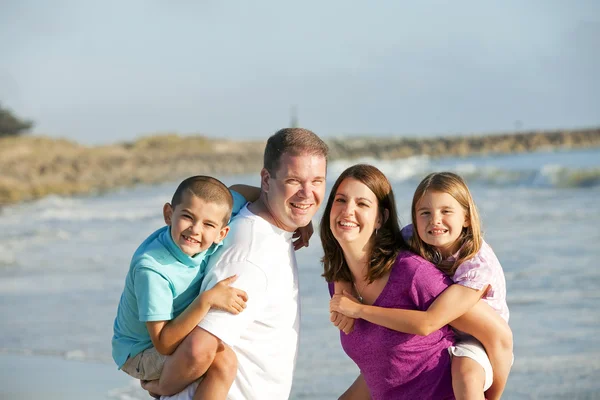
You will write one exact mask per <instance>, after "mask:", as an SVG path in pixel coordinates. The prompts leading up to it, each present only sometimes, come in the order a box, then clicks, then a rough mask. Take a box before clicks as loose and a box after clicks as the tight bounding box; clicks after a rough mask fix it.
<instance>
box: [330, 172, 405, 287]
mask: <svg viewBox="0 0 600 400" xmlns="http://www.w3.org/2000/svg"><path fill="white" fill-rule="evenodd" d="M347 178H352V179H356V180H357V181H359V182H361V183H363V184H365V185H366V186H367V187H368V188H369V189H370V190H371V191H372V192H373V193H374V194H375V197H376V198H377V202H378V204H377V205H378V210H379V213H380V215H381V216H383V215H384V210H388V218H387V220H385V221H384V222H383V223H382V225H381V228H379V229H378V230H377V234H373V238H372V240H373V246H372V252H371V255H370V258H369V265H368V266H367V267H368V268H367V276H366V277H365V278H366V279H368V280H369V282H373V281H374V280H375V279H378V278H380V277H382V276H384V275H385V274H386V273H387V272H389V271H390V269H391V268H392V265H393V264H394V262H395V261H396V258H397V257H398V253H399V252H400V251H401V250H403V249H406V248H407V247H408V246H407V245H406V244H405V243H404V240H403V239H402V235H401V234H400V225H399V223H398V212H397V211H396V201H395V200H394V192H393V191H392V186H391V185H390V182H389V181H388V179H387V178H386V177H385V175H384V174H383V173H382V172H381V171H380V170H379V169H377V168H375V167H374V166H372V165H367V164H357V165H354V166H352V167H349V168H347V169H346V170H345V171H344V172H342V174H341V175H340V176H339V177H338V179H337V180H336V181H335V184H334V185H333V188H332V189H331V193H330V194H329V199H328V200H327V205H326V207H325V211H324V212H323V217H322V218H321V224H320V234H321V244H322V245H323V251H324V253H325V254H324V255H323V258H322V259H321V261H322V262H323V268H324V272H323V276H324V277H325V279H326V280H327V282H333V281H347V282H352V281H353V278H352V273H351V272H350V268H349V267H348V264H347V263H346V260H345V258H344V253H343V252H342V248H341V246H340V244H339V243H338V241H337V240H336V239H335V237H334V236H333V234H332V233H331V225H330V222H329V217H330V215H331V208H332V206H333V201H334V199H335V195H336V193H337V190H338V188H339V186H340V184H341V183H342V181H344V179H347Z"/></svg>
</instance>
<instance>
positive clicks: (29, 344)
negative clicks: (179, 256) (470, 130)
mask: <svg viewBox="0 0 600 400" xmlns="http://www.w3.org/2000/svg"><path fill="white" fill-rule="evenodd" d="M357 162H366V163H370V164H373V165H376V166H377V167H379V168H380V169H381V170H382V171H383V172H384V173H385V174H386V175H387V176H388V178H389V179H390V181H391V182H392V184H393V187H394V192H395V195H396V199H397V203H398V208H399V211H400V218H401V224H402V225H405V224H407V223H410V210H409V207H410V202H411V198H412V194H413V191H414V189H415V188H416V186H417V184H418V182H419V181H420V179H421V178H422V177H424V176H425V175H426V174H427V173H429V172H433V171H441V170H449V171H454V172H457V173H459V174H461V175H462V176H463V177H464V178H465V179H466V180H467V182H468V183H469V186H470V188H471V191H472V193H473V196H474V198H475V202H476V204H477V206H478V208H479V210H480V213H481V217H482V222H483V229H484V232H485V239H486V241H487V242H488V243H490V245H491V246H492V247H493V248H494V250H495V252H496V254H497V255H498V258H499V259H500V261H501V263H502V265H503V267H504V270H505V274H506V279H507V292H508V305H509V308H510V312H511V318H510V326H511V327H512V330H513V334H514V353H515V362H514V366H513V369H512V372H511V375H510V377H509V381H508V385H507V388H506V391H505V396H504V398H506V399H565V398H569V399H571V400H575V399H600V379H599V377H600V290H599V289H600V268H599V267H598V263H599V259H600V257H599V256H600V200H599V198H600V149H589V150H577V151H543V152H536V153H529V154H517V155H494V156H474V157H468V158H445V159H431V158H428V157H414V158H410V159H401V160H376V159H361V160H353V161H335V162H332V163H330V165H329V171H328V187H330V186H331V184H332V182H333V181H334V180H335V178H337V176H338V175H339V173H340V172H341V171H342V170H343V169H344V168H346V167H347V166H350V165H352V164H355V163H357ZM218 178H220V179H221V180H223V181H224V182H225V183H226V184H233V183H247V184H252V185H257V184H258V183H259V181H258V174H253V175H246V176H218ZM178 183H179V182H178V181H177V182H169V183H164V184H160V185H154V186H138V187H134V188H127V189H121V190H118V191H114V192H110V193H107V194H102V195H95V196H81V197H69V198H65V197H56V196H50V197H46V198H44V199H41V200H38V201H35V202H29V203H22V204H17V205H12V206H7V207H4V208H3V209H1V210H0V228H1V229H0V272H1V273H2V279H0V318H1V320H2V321H3V323H2V325H3V326H2V329H1V330H0V358H1V357H5V360H8V359H7V358H6V357H14V356H15V355H17V356H19V357H18V359H19V360H21V362H22V360H28V359H30V360H31V364H32V365H33V364H36V362H37V361H36V360H39V359H40V357H42V358H43V359H60V360H68V361H64V363H62V364H61V363H58V364H55V365H67V364H68V363H72V362H80V365H82V368H85V365H86V364H93V365H94V366H98V365H100V366H104V367H103V368H101V369H100V370H101V371H103V372H98V370H94V372H93V373H94V374H104V375H107V376H112V375H111V374H114V375H115V376H117V375H119V377H120V374H123V373H122V372H120V371H117V370H116V367H115V366H114V364H113V362H112V359H111V355H110V354H111V350H110V339H111V336H112V325H113V320H114V316H115V311H116V306H117V303H118V301H119V296H120V293H121V290H122V288H123V283H124V278H125V274H126V272H127V269H128V265H129V260H130V258H131V255H132V253H133V251H134V250H135V249H136V247H137V246H138V245H139V243H141V241H142V240H143V239H144V238H145V237H146V236H147V235H148V234H150V233H151V232H153V231H154V230H155V229H157V228H158V227H160V226H162V225H163V221H162V212H161V210H162V206H163V204H164V203H165V202H167V201H169V200H170V196H171V195H172V193H173V191H174V189H175V187H176V186H177V184H178ZM320 215H321V214H320V213H318V214H317V216H316V218H315V223H317V222H318V220H319V218H320ZM321 254H322V252H321V248H320V242H319V238H318V237H317V236H316V234H315V236H314V237H313V238H312V241H311V244H310V246H309V247H308V248H305V249H303V250H301V251H299V252H298V253H297V256H298V263H299V271H300V285H301V299H302V324H301V341H300V351H299V356H298V364H297V366H296V374H295V378H294V386H293V389H292V395H291V398H292V399H323V400H325V399H336V398H337V397H338V396H339V395H340V394H341V393H342V392H343V391H344V390H345V388H347V387H348V385H349V384H350V383H351V382H352V381H353V380H354V379H355V378H356V376H357V374H358V370H357V368H356V366H355V365H354V364H353V362H352V361H351V360H350V359H349V358H348V357H347V356H346V355H345V354H344V352H343V351H342V349H341V346H340V343H339V333H338V331H337V329H336V328H335V327H333V326H332V325H331V323H330V322H329V319H328V317H329V313H328V298H329V295H328V291H327V288H326V285H325V282H324V280H323V278H322V277H321V276H320V275H321V273H322V267H321V265H320V262H319V258H320V257H321ZM11 360H12V359H11ZM11 362H12V361H11ZM11 362H8V361H5V362H4V364H3V365H6V364H10V363H11ZM69 365H72V364H69ZM95 368H96V367H95ZM15 375H16V376H15ZM9 377H10V378H9ZM9 379H10V381H11V382H10V383H11V384H12V385H13V386H14V385H17V386H18V385H21V384H22V385H29V384H30V382H29V378H28V376H19V374H15V373H13V374H12V375H10V374H9V375H7V374H5V373H2V374H0V386H3V385H5V384H7V383H9V382H8V380H9ZM115 382H117V380H115ZM119 382H125V383H123V384H121V383H119V384H115V385H114V387H109V388H103V389H98V388H97V387H90V390H102V391H105V392H102V393H95V395H96V397H95V398H107V399H119V400H126V399H146V398H148V397H147V395H145V394H144V393H143V392H142V391H141V390H140V389H139V388H138V386H137V383H136V382H134V381H133V379H132V380H130V381H125V380H123V381H119ZM64 384H65V385H67V386H68V385H69V384H73V385H76V384H77V383H76V382H73V381H71V383H69V381H66V382H65V383H64ZM0 397H2V396H0ZM63 398H66V397H63ZM72 398H77V397H72Z"/></svg>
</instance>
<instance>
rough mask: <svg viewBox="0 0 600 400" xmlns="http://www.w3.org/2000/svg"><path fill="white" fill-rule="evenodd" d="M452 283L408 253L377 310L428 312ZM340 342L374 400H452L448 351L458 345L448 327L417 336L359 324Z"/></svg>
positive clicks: (401, 258)
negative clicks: (380, 308)
mask: <svg viewBox="0 0 600 400" xmlns="http://www.w3.org/2000/svg"><path fill="white" fill-rule="evenodd" d="M450 284H452V281H451V280H450V279H449V278H448V277H447V276H446V275H444V274H443V273H441V272H440V271H439V270H438V269H437V268H436V267H435V266H434V265H433V264H431V263H429V262H428V261H426V260H424V259H423V258H421V257H419V256H417V255H415V254H413V253H410V252H407V251H405V252H402V253H400V255H399V256H398V259H397V260H396V262H395V263H394V265H393V267H392V270H391V272H390V277H389V280H388V282H387V284H386V286H385V287H384V288H383V291H382V292H381V294H380V295H379V297H378V298H377V300H376V301H375V303H374V304H373V305H374V306H378V307H387V308H403V309H408V310H422V311H424V310H427V308H429V306H430V305H431V303H433V301H434V300H435V298H436V296H438V295H439V294H440V293H441V292H443V291H444V290H445V289H446V288H447V287H448V286H449V285H450ZM332 291H333V285H330V293H331V292H332ZM340 338H341V342H342V347H343V349H344V351H345V352H346V354H348V356H349V357H350V358H351V359H352V360H353V361H354V362H355V363H356V365H357V366H358V367H359V368H360V371H361V373H362V374H363V376H364V378H365V381H366V382H367V386H368V387H369V390H370V391H371V397H372V398H373V399H374V400H386V399H394V400H396V399H454V394H453V392H452V377H451V375H450V356H449V354H448V350H447V349H448V347H449V346H452V345H453V344H454V336H453V334H452V331H451V330H450V328H449V327H447V326H445V327H443V328H442V329H440V330H438V331H435V332H433V333H431V334H430V335H428V336H417V335H410V334H407V333H401V332H396V331H394V330H391V329H388V328H384V327H382V326H379V325H376V324H372V323H370V322H368V321H365V320H362V319H358V320H356V323H355V324H354V331H353V332H352V333H350V334H348V335H346V334H344V333H343V332H340Z"/></svg>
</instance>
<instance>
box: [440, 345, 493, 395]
mask: <svg viewBox="0 0 600 400" xmlns="http://www.w3.org/2000/svg"><path fill="white" fill-rule="evenodd" d="M448 352H449V353H450V358H452V357H469V358H470V359H472V360H475V361H476V362H477V363H478V364H479V365H481V366H482V367H483V372H484V373H485V384H484V385H483V391H484V392H485V391H486V390H488V389H489V388H490V386H492V382H494V371H493V370H492V364H491V363H490V359H489V358H488V355H487V353H486V352H485V348H484V347H483V345H482V344H481V342H479V341H478V340H477V339H475V338H468V339H461V340H460V341H459V342H457V343H456V345H454V346H450V347H448Z"/></svg>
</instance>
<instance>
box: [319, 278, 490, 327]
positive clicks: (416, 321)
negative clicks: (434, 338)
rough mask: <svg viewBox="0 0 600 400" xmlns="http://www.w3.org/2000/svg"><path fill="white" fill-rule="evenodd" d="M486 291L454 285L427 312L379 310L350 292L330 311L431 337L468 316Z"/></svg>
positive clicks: (334, 301) (334, 302)
mask: <svg viewBox="0 0 600 400" xmlns="http://www.w3.org/2000/svg"><path fill="white" fill-rule="evenodd" d="M486 290H487V287H486V288H483V289H481V290H475V289H471V288H468V287H466V286H462V285H457V284H454V285H450V286H449V287H448V289H446V290H444V291H443V292H442V293H441V294H440V295H439V296H438V297H437V298H436V299H435V301H434V302H433V303H432V304H431V305H430V306H429V309H427V311H417V310H404V309H399V308H384V307H375V306H369V305H365V304H360V303H359V302H357V301H355V300H354V299H353V298H351V297H350V296H349V293H348V292H344V293H343V294H335V295H334V296H333V297H332V299H331V301H330V304H329V310H330V311H335V312H338V313H341V314H343V315H346V316H348V317H351V318H362V319H364V320H366V321H369V322H371V323H374V324H377V325H381V326H385V327H386V328H389V329H393V330H396V331H398V332H404V333H410V334H413V335H422V336H427V335H429V334H430V333H431V332H434V331H436V330H438V329H440V328H441V327H442V326H444V325H447V324H449V323H450V322H451V321H454V320H455V319H456V318H458V317H460V316H461V315H463V314H464V313H466V312H467V311H468V310H469V309H470V308H471V307H473V306H474V305H475V304H476V303H477V302H478V301H479V299H481V297H482V296H483V294H484V293H485V291H486Z"/></svg>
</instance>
